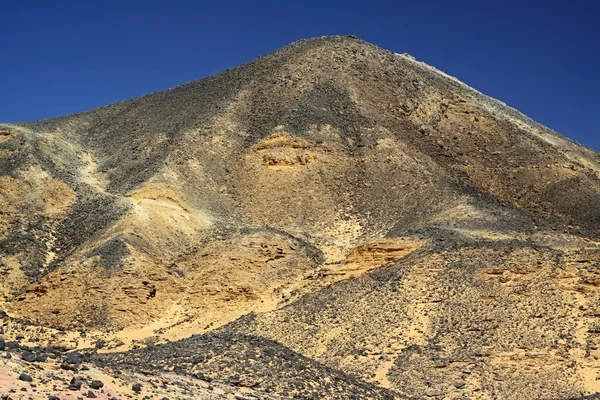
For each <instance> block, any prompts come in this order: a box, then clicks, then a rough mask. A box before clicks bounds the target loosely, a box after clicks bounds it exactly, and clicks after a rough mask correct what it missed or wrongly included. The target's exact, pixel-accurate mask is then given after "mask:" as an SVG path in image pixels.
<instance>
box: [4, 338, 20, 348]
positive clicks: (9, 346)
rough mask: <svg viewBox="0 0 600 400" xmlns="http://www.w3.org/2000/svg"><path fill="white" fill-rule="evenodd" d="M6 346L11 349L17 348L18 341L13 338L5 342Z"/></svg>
mask: <svg viewBox="0 0 600 400" xmlns="http://www.w3.org/2000/svg"><path fill="white" fill-rule="evenodd" d="M6 348H7V349H11V350H14V349H18V348H19V343H17V342H15V341H14V340H11V341H10V342H6Z"/></svg>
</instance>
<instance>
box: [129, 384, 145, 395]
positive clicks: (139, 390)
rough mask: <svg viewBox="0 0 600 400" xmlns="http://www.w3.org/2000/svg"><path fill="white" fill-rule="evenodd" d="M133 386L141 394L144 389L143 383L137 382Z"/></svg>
mask: <svg viewBox="0 0 600 400" xmlns="http://www.w3.org/2000/svg"><path fill="white" fill-rule="evenodd" d="M131 388H132V389H133V391H134V392H136V393H137V394H140V393H141V391H142V384H141V383H136V384H134V385H132V386H131Z"/></svg>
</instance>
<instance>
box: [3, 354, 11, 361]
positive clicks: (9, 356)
mask: <svg viewBox="0 0 600 400" xmlns="http://www.w3.org/2000/svg"><path fill="white" fill-rule="evenodd" d="M4 358H6V359H7V360H10V359H11V358H12V355H11V354H10V353H4Z"/></svg>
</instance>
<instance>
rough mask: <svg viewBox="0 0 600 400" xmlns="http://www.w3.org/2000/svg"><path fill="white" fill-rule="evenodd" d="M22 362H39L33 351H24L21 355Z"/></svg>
mask: <svg viewBox="0 0 600 400" xmlns="http://www.w3.org/2000/svg"><path fill="white" fill-rule="evenodd" d="M21 360H23V361H27V362H35V361H36V360H37V356H36V355H35V353H32V352H31V351H24V352H23V353H21Z"/></svg>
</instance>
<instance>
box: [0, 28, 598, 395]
mask: <svg viewBox="0 0 600 400" xmlns="http://www.w3.org/2000/svg"><path fill="white" fill-rule="evenodd" d="M599 246H600V155H599V154H598V153H596V152H594V151H592V150H590V149H587V148H585V147H583V146H580V145H578V144H576V143H574V142H572V141H570V140H568V139H566V138H564V137H562V136H560V135H559V134H557V133H555V132H553V131H551V130H549V129H547V128H545V127H544V126H542V125H540V124H538V123H536V122H534V121H532V120H531V119H529V118H527V117H526V116H524V115H522V114H520V113H519V112H518V111H516V110H514V109H512V108H510V107H508V106H506V105H505V104H503V103H501V102H499V101H497V100H494V99H491V98H489V97H487V96H485V95H483V94H481V93H479V92H477V91H476V90H474V89H472V88H470V87H468V86H466V85H464V84H463V83H461V82H460V81H458V80H456V79H454V78H452V77H449V76H447V75H445V74H444V73H442V72H440V71H438V70H436V69H435V68H432V67H430V66H427V65H425V64H423V63H420V62H418V61H416V60H415V59H413V58H412V57H410V56H409V55H406V54H394V53H391V52H389V51H386V50H383V49H381V48H378V47H376V46H374V45H371V44H368V43H365V42H363V41H361V40H360V39H357V38H354V37H324V38H318V39H310V40H304V41H299V42H296V43H294V44H292V45H290V46H288V47H285V48H283V49H281V50H279V51H277V52H275V53H272V54H269V55H267V56H264V57H261V58H259V59H257V60H256V61H253V62H251V63H249V64H247V65H244V66H241V67H237V68H233V69H230V70H227V71H225V72H223V73H220V74H218V75H215V76H212V77H209V78H206V79H202V80H199V81H194V82H190V83H187V84H184V85H182V86H178V87H176V88H172V89H169V90H166V91H163V92H158V93H153V94H150V95H147V96H144V97H141V98H137V99H133V100H129V101H125V102H122V103H117V104H113V105H109V106H106V107H102V108H99V109H96V110H91V111H88V112H84V113H80V114H75V115H70V116H66V117H61V118H56V119H51V120H45V121H36V122H29V123H16V124H4V125H0V274H1V275H2V279H0V309H2V310H4V311H5V312H6V313H7V320H6V322H5V327H4V331H5V333H4V335H5V336H6V338H7V340H12V339H16V336H17V335H23V334H22V333H21V332H23V331H25V332H29V333H27V334H25V335H23V336H25V338H24V339H23V340H29V336H28V335H32V334H33V332H37V331H36V329H43V330H46V331H49V330H51V331H52V332H54V333H53V334H52V335H37V336H35V340H37V342H38V343H44V345H47V344H50V345H53V346H55V347H56V346H58V347H61V346H62V348H64V349H65V350H73V349H87V351H91V352H92V353H94V355H93V357H91V358H90V360H91V361H90V362H92V363H94V365H96V366H97V367H98V368H100V367H107V368H108V367H110V368H122V369H126V370H128V371H129V370H131V371H146V372H148V371H154V372H153V373H161V374H162V373H169V372H170V371H173V370H177V371H179V372H181V373H182V374H184V375H186V376H190V377H192V379H194V376H197V375H198V373H201V374H202V376H204V377H210V379H211V380H214V381H220V382H224V383H227V382H228V383H229V384H231V383H232V382H234V383H235V382H238V383H239V382H242V381H243V382H251V383H252V384H256V385H255V387H253V389H255V390H256V393H257V394H256V395H257V396H259V394H260V393H262V394H263V395H265V396H282V397H295V398H336V399H337V398H339V399H347V398H357V399H358V398H421V397H423V396H428V397H430V398H450V399H452V398H456V399H458V398H465V397H469V398H478V399H492V398H499V399H513V398H514V399H521V398H548V399H567V398H577V397H581V396H586V395H593V394H594V393H596V392H600V383H598V382H600V381H599V380H598V379H600V374H599V373H598V372H597V371H598V368H600V362H599V361H598V360H597V358H598V357H599V356H600V353H598V354H597V347H598V346H599V345H600V336H598V334H599V332H600V328H599V327H600V320H599V319H598V318H599V317H600V313H599V311H598V307H599V306H600V303H599V301H600V297H599V293H600V291H599V289H600V287H599V286H600V274H599V272H600V271H599V270H597V267H598V266H599V265H600V247H599ZM28 327H29V328H28ZM191 335H194V336H193V337H190V336H191ZM38 336H39V337H38ZM115 352H116V353H115ZM209 355H210V358H209V357H208V356H209ZM0 373H1V370H0Z"/></svg>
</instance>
